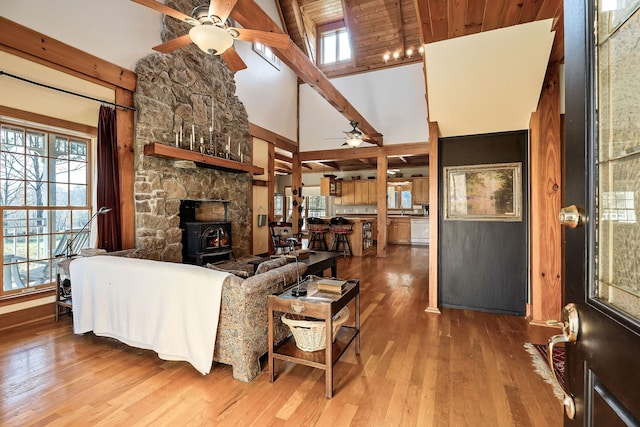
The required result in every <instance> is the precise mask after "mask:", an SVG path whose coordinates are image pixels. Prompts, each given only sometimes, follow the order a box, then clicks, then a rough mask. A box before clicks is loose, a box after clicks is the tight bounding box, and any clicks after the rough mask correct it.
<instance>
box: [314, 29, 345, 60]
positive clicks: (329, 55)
mask: <svg viewBox="0 0 640 427" xmlns="http://www.w3.org/2000/svg"><path fill="white" fill-rule="evenodd" d="M320 58H321V63H322V65H327V64H334V63H336V62H342V61H348V60H349V59H351V44H350V43H349V33H348V32H347V29H346V28H339V29H336V30H331V31H326V32H323V33H322V34H321V35H320Z"/></svg>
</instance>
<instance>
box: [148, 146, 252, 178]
mask: <svg viewBox="0 0 640 427" xmlns="http://www.w3.org/2000/svg"><path fill="white" fill-rule="evenodd" d="M144 154H145V155H146V156H155V157H162V158H164V159H174V160H189V161H192V162H195V163H196V164H197V165H198V166H202V167H209V168H214V169H220V170H224V171H227V172H236V173H252V174H254V175H262V174H264V169H263V168H261V167H259V166H254V165H250V164H247V163H240V162H236V161H234V160H227V159H223V158H221V157H215V156H209V155H208V154H201V153H196V152H195V151H190V150H185V149H182V148H176V147H172V146H171V145H165V144H160V143H158V142H152V143H151V144H147V145H145V146H144Z"/></svg>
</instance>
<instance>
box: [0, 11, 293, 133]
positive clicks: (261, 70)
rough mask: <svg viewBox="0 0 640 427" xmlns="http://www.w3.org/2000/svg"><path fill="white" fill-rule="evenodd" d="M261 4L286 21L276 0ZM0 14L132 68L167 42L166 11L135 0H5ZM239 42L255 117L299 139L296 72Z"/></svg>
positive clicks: (240, 82)
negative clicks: (277, 66) (164, 35)
mask: <svg viewBox="0 0 640 427" xmlns="http://www.w3.org/2000/svg"><path fill="white" fill-rule="evenodd" d="M257 3H258V4H259V5H260V7H261V8H262V9H264V10H265V12H267V13H268V14H269V16H271V18H272V19H273V20H274V21H276V22H277V23H280V18H279V16H278V12H277V9H276V7H275V2H274V1H273V0H258V1H257ZM0 15H1V16H3V17H5V18H7V19H10V20H12V21H15V22H17V23H19V24H21V25H24V26H26V27H29V28H31V29H33V30H35V31H38V32H41V33H43V34H45V35H47V36H50V37H52V38H54V39H56V40H59V41H61V42H64V43H66V44H68V45H70V46H73V47H75V48H77V49H80V50H83V51H85V52H87V53H90V54H92V55H95V56H97V57H99V58H102V59H104V60H106V61H109V62H112V63H114V64H116V65H119V66H121V67H124V68H126V69H129V70H133V69H134V68H135V64H136V62H137V61H138V60H139V59H140V58H143V57H145V56H147V55H149V54H150V53H153V52H154V51H153V50H152V49H151V48H152V47H153V46H156V45H158V44H160V43H162V40H161V39H160V31H161V30H162V14H161V13H159V12H156V11H154V10H151V9H149V8H148V7H144V6H141V5H139V4H136V3H134V2H132V1H129V0H118V1H104V0H56V1H55V2H45V1H42V0H20V1H0ZM234 46H235V48H236V50H237V51H238V53H239V54H240V56H241V57H242V59H243V60H244V61H245V63H246V64H247V65H248V69H246V70H242V71H239V72H238V73H236V85H237V86H236V89H237V90H236V94H237V95H238V97H239V99H240V100H241V101H242V102H243V103H244V105H245V107H246V109H247V113H248V115H249V120H250V121H251V122H253V123H255V124H257V125H259V126H261V127H264V128H266V129H268V130H271V131H273V132H276V133H278V134H280V135H283V136H285V137H287V138H290V139H292V140H297V79H296V76H295V74H294V73H293V72H292V71H291V70H290V69H288V68H287V67H286V66H284V65H283V66H282V68H281V70H280V71H277V70H276V69H275V68H273V67H272V66H271V65H269V64H268V63H267V62H266V61H265V60H264V59H262V58H261V57H260V56H258V55H257V54H256V53H255V52H253V51H252V49H251V43H248V42H242V41H236V42H235V43H234ZM203 55H204V53H203Z"/></svg>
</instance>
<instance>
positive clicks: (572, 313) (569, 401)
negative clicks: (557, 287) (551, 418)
mask: <svg viewBox="0 0 640 427" xmlns="http://www.w3.org/2000/svg"><path fill="white" fill-rule="evenodd" d="M547 324H549V325H556V326H560V327H561V328H562V334H560V335H554V336H552V337H551V338H549V343H548V344H547V359H548V361H549V368H551V374H552V375H553V380H554V381H555V382H556V385H557V386H558V387H560V389H562V393H563V394H564V399H563V404H564V410H565V413H566V414H567V418H569V419H570V420H572V419H573V418H574V417H575V416H576V403H575V401H574V400H573V397H572V396H571V395H570V394H569V393H567V391H566V390H565V389H564V387H562V386H561V385H560V382H559V381H558V377H557V376H556V371H555V369H554V368H553V347H554V346H555V345H556V344H559V343H570V342H576V341H577V340H578V334H579V332H580V317H579V316H578V310H577V308H576V305H575V304H574V303H569V304H567V305H565V306H564V308H563V309H562V321H560V322H558V321H557V320H551V321H549V322H547Z"/></svg>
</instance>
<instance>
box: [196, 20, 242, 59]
mask: <svg viewBox="0 0 640 427" xmlns="http://www.w3.org/2000/svg"><path fill="white" fill-rule="evenodd" d="M189 37H191V41H193V42H194V43H195V44H196V45H197V46H198V47H199V48H200V49H202V50H203V51H204V52H206V53H209V54H211V55H222V54H223V53H224V51H226V50H227V49H229V48H230V47H231V46H233V36H232V35H231V34H229V33H228V32H227V31H226V30H225V29H224V28H221V27H219V26H217V25H209V24H204V25H197V26H195V27H193V28H191V29H190V30H189Z"/></svg>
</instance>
